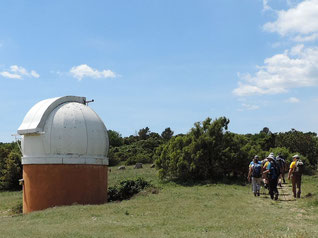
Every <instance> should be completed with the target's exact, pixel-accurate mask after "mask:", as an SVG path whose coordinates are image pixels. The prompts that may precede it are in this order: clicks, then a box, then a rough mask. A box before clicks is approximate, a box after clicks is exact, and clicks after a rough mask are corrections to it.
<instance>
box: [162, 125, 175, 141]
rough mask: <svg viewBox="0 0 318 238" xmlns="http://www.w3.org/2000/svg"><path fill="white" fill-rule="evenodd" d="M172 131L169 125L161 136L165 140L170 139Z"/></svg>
mask: <svg viewBox="0 0 318 238" xmlns="http://www.w3.org/2000/svg"><path fill="white" fill-rule="evenodd" d="M173 133H174V132H173V131H172V130H171V129H170V127H167V128H166V129H165V130H164V131H163V132H162V133H161V137H162V138H163V139H165V140H170V139H171V137H172V136H173Z"/></svg>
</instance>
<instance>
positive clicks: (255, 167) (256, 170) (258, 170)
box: [252, 164, 262, 178]
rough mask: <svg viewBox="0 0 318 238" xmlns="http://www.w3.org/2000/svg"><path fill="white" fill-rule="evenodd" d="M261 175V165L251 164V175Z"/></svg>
mask: <svg viewBox="0 0 318 238" xmlns="http://www.w3.org/2000/svg"><path fill="white" fill-rule="evenodd" d="M261 176H262V167H261V165H259V164H254V165H253V172H252V177H254V178H260V177H261Z"/></svg>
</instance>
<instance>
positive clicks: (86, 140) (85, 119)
mask: <svg viewBox="0 0 318 238" xmlns="http://www.w3.org/2000/svg"><path fill="white" fill-rule="evenodd" d="M80 111H81V113H82V116H83V119H84V124H85V130H86V150H85V151H86V153H85V155H87V153H88V131H87V124H86V118H85V116H84V113H83V111H82V109H81V108H80Z"/></svg>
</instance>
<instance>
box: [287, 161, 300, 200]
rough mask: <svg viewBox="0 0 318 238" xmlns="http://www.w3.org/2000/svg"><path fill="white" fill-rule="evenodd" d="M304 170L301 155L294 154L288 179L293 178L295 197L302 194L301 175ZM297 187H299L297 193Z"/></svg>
mask: <svg viewBox="0 0 318 238" xmlns="http://www.w3.org/2000/svg"><path fill="white" fill-rule="evenodd" d="M302 172H303V162H302V161H301V160H300V158H299V155H294V156H293V162H292V163H291V164H290V167H289V172H288V180H290V178H291V179H292V187H293V193H294V198H296V197H297V198H300V194H301V176H302ZM296 187H297V189H298V191H297V193H296Z"/></svg>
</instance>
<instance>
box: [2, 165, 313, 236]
mask: <svg viewBox="0 0 318 238" xmlns="http://www.w3.org/2000/svg"><path fill="white" fill-rule="evenodd" d="M138 176H142V177H144V178H145V179H147V180H148V181H149V180H150V181H152V183H153V184H155V185H156V186H157V187H159V188H160V192H159V193H158V194H152V193H151V192H150V191H148V192H147V191H146V192H143V193H140V194H139V195H137V196H134V197H133V198H132V199H130V200H127V201H122V202H114V203H108V204H103V205H98V206H95V205H94V206H93V205H88V206H82V205H74V206H68V207H66V206H65V207H57V208H50V209H47V210H44V211H39V212H33V213H30V214H28V215H19V216H9V215H10V214H9V212H7V213H6V211H7V210H8V209H9V210H10V206H11V205H14V204H15V203H16V202H18V201H19V200H21V197H22V194H21V192H6V193H0V212H1V213H0V231H1V232H0V237H295V238H296V237H318V203H317V205H316V201H317V199H318V198H317V191H318V189H317V188H318V187H317V184H318V177H315V176H312V177H304V179H303V194H302V195H303V198H301V199H298V200H294V199H290V194H291V187H290V184H286V185H284V187H283V188H282V189H280V194H281V195H280V197H279V200H278V201H272V200H271V199H270V198H269V196H268V195H266V194H262V195H261V196H260V197H254V196H253V193H252V192H251V187H250V186H240V185H224V184H205V185H193V186H181V185H179V184H176V183H173V182H168V183H161V182H160V181H159V180H158V179H157V176H156V171H155V170H154V169H151V168H149V166H146V167H145V168H143V169H139V170H134V169H133V168H132V167H128V168H127V169H126V170H125V171H119V170H117V169H116V168H112V171H111V172H110V174H109V180H110V182H109V183H110V185H114V184H116V183H118V182H119V181H121V180H122V179H128V178H135V177H138ZM309 193H311V194H312V195H311V196H309V197H305V195H307V194H309Z"/></svg>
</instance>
